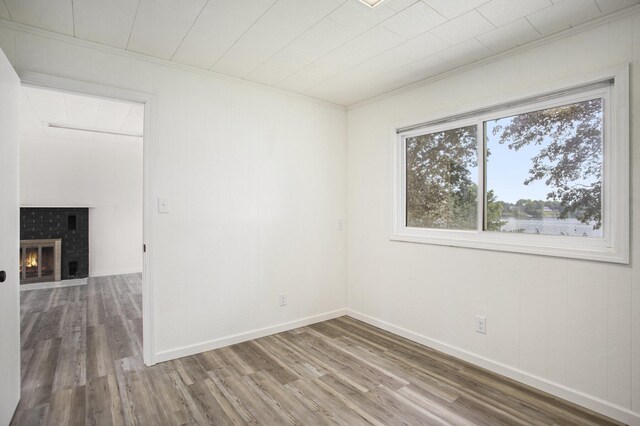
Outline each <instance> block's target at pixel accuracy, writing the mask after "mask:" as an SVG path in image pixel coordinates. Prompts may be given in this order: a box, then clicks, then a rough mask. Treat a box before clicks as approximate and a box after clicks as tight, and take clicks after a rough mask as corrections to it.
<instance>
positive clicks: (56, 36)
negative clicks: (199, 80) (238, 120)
mask: <svg viewBox="0 0 640 426" xmlns="http://www.w3.org/2000/svg"><path fill="white" fill-rule="evenodd" d="M0 27H5V28H9V29H12V30H15V31H22V32H25V33H28V34H33V35H37V36H40V37H45V38H48V39H52V40H57V41H62V42H64V43H69V44H73V45H76V46H81V47H87V48H90V49H94V50H98V51H101V52H105V53H110V54H114V55H119V56H123V57H126V58H129V59H135V60H139V61H143V62H147V63H152V64H155V65H160V66H164V67H168V68H174V69H178V70H181V71H187V72H192V73H196V74H200V75H206V76H209V77H213V78H216V79H218V80H224V81H228V82H230V83H235V84H239V85H242V86H247V87H253V88H256V89H261V90H266V91H269V92H274V93H278V94H280V95H284V96H288V97H292V98H296V99H300V100H303V101H306V102H310V103H314V104H319V105H324V106H328V107H331V108H335V109H339V110H341V111H346V110H347V107H346V106H344V105H339V104H336V103H334V102H329V101H325V100H324V99H319V98H314V97H312V96H308V95H303V94H301V93H296V92H290V91H288V90H285V89H280V88H278V87H274V86H268V85H265V84H262V83H257V82H254V81H250V80H244V79H242V78H238V77H231V76H229V75H225V74H219V73H217V72H214V71H209V70H205V69H202V68H196V67H193V66H191V65H185V64H180V63H178V62H172V61H169V60H166V59H160V58H156V57H153V56H148V55H145V54H143V53H138V52H131V51H129V50H124V49H119V48H117V47H112V46H106V45H104V44H100V43H95V42H92V41H88V40H83V39H79V38H75V37H71V36H68V35H65V34H60V33H56V32H52V31H48V30H43V29H41V28H36V27H32V26H30V25H26V24H21V23H18V22H14V21H8V20H6V19H2V18H0Z"/></svg>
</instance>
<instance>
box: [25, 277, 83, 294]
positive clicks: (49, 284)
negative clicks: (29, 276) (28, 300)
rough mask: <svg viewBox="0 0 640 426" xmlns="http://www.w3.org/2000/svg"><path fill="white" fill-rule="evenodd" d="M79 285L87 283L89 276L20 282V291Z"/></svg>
mask: <svg viewBox="0 0 640 426" xmlns="http://www.w3.org/2000/svg"><path fill="white" fill-rule="evenodd" d="M78 285H87V278H78V279H72V280H62V281H50V282H46V283H31V284H20V291H31V290H51V289H52V288H63V287H75V286H78Z"/></svg>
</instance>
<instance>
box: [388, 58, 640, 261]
mask: <svg viewBox="0 0 640 426" xmlns="http://www.w3.org/2000/svg"><path fill="white" fill-rule="evenodd" d="M608 80H613V82H614V83H613V84H612V85H609V86H607V87H600V88H596V89H585V90H584V91H580V90H576V89H579V88H580V87H585V86H590V85H595V84H597V83H599V82H605V81H608ZM565 92H571V94H565V95H560V94H559V93H565ZM556 94H557V96H556ZM597 97H602V98H603V99H604V111H603V114H604V116H603V123H604V124H603V130H604V132H603V171H602V173H603V174H602V179H603V186H602V191H603V200H602V208H603V220H602V230H603V236H602V237H601V238H597V237H593V238H591V237H578V236H555V235H539V234H523V233H507V232H495V231H484V230H483V229H484V220H485V208H486V189H485V179H484V169H485V153H486V147H485V145H486V142H485V135H484V122H485V121H490V120H495V119H498V118H502V117H509V116H512V115H517V114H522V113H526V112H531V111H536V110H540V109H545V108H550V107H554V106H559V105H564V104H571V103H576V102H580V101H584V100H588V99H594V98H597ZM528 99H531V101H530V102H529V101H527V102H523V101H526V100H528ZM510 103H511V104H513V103H516V104H517V106H515V107H510V106H507V105H508V104H510ZM461 111H462V113H461ZM465 111H466V112H468V113H472V115H471V116H468V117H467V113H465ZM473 111H480V112H478V113H477V114H474V113H473ZM482 111H485V112H482ZM486 111H489V112H486ZM452 116H465V118H462V119H460V120H455V121H447V122H446V123H444V124H443V123H440V124H435V125H432V126H431V125H425V126H422V127H417V126H416V127H415V128H413V129H412V130H407V131H400V129H403V128H407V127H410V126H412V125H413V124H415V123H429V122H441V121H445V120H447V118H448V117H452ZM473 124H476V125H477V126H478V133H477V137H478V224H477V228H476V229H475V230H450V229H435V228H415V227H409V226H406V183H405V179H406V170H405V165H406V161H405V154H406V150H405V140H406V138H407V137H412V136H416V135H421V134H427V133H436V132H440V131H444V130H450V129H454V128H457V127H463V126H468V125H473ZM392 132H393V153H394V154H393V170H394V180H395V182H394V185H393V192H394V194H393V225H392V233H391V238H390V239H391V240H394V241H405V242H414V243H425V244H437V245H446V246H456V247H467V248H475V249H486V250H497V251H508V252H515V253H529V254H537V255H546V256H555V257H565V258H576V259H587V260H596V261H605V262H613V263H624V264H628V263H629V220H630V219H629V67H628V65H624V66H619V67H615V68H612V69H607V70H604V71H602V72H599V73H595V74H590V75H588V76H584V77H581V78H574V79H569V80H564V81H561V82H558V83H555V84H551V85H547V86H544V87H541V88H538V89H536V90H531V91H527V92H520V93H516V94H513V95H510V96H507V97H502V98H500V99H495V100H493V101H492V102H484V103H482V104H476V105H470V106H468V107H466V108H462V109H458V110H457V111H447V112H443V113H441V114H438V115H434V116H431V117H425V118H424V119H422V120H414V121H413V122H408V123H399V124H398V125H396V126H393V129H392Z"/></svg>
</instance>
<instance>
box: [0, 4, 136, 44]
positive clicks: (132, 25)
mask: <svg viewBox="0 0 640 426" xmlns="http://www.w3.org/2000/svg"><path fill="white" fill-rule="evenodd" d="M5 1H6V0H5ZM140 4H142V0H138V7H136V13H135V14H134V15H133V20H132V21H131V29H130V30H129V37H127V44H126V45H125V46H124V50H128V49H129V43H130V42H131V34H133V27H134V26H135V25H136V19H138V11H139V10H140Z"/></svg>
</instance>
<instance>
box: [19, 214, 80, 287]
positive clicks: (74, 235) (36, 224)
mask: <svg viewBox="0 0 640 426" xmlns="http://www.w3.org/2000/svg"><path fill="white" fill-rule="evenodd" d="M73 215H75V216H76V223H75V226H76V229H75V230H73V229H68V225H69V219H68V218H69V216H73ZM49 238H62V265H61V266H62V279H63V280H66V279H69V278H85V277H88V276H89V209H87V208H49V207H47V208H35V207H25V208H21V209H20V239H21V240H38V239H49ZM70 262H77V265H78V269H77V272H76V274H74V275H71V274H70V271H69V264H70Z"/></svg>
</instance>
